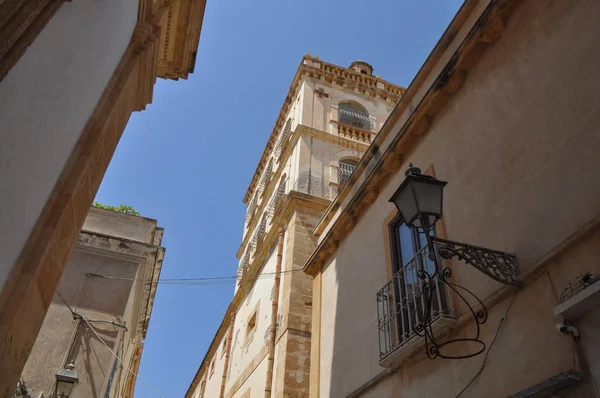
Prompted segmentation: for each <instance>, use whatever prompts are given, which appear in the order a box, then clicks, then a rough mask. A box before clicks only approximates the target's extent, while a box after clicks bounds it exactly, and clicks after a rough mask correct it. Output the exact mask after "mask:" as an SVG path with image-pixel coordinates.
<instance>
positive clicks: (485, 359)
mask: <svg viewBox="0 0 600 398" xmlns="http://www.w3.org/2000/svg"><path fill="white" fill-rule="evenodd" d="M517 293H518V291H516V292H515V294H513V296H512V298H511V299H510V303H508V307H506V311H504V315H502V318H500V324H499V325H498V329H496V334H494V338H493V339H492V342H491V343H490V346H489V348H488V349H487V352H486V353H485V356H484V357H483V362H482V363H481V367H480V368H479V370H478V371H477V373H475V376H473V378H472V379H471V381H470V382H469V383H468V384H467V385H466V386H465V388H463V389H462V390H461V391H460V392H459V393H458V395H457V396H456V397H455V398H459V397H460V396H461V395H462V394H463V393H464V392H465V391H467V389H468V388H469V387H470V386H471V384H473V382H475V380H476V379H477V378H478V377H479V375H480V374H481V372H483V368H484V367H485V363H486V361H487V358H488V356H489V355H490V351H492V347H493V346H494V343H495V342H496V340H497V339H498V335H500V330H501V329H502V324H503V323H504V321H505V320H506V317H507V316H508V311H510V307H512V305H513V301H515V297H517Z"/></svg>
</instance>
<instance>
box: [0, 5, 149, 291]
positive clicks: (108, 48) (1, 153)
mask: <svg viewBox="0 0 600 398" xmlns="http://www.w3.org/2000/svg"><path fill="white" fill-rule="evenodd" d="M137 7H138V1H137V0H125V1H120V0H108V1H94V0H83V1H77V2H71V3H65V4H63V5H62V6H61V7H60V9H59V10H58V12H57V13H56V15H55V16H54V17H53V18H52V19H51V20H50V22H49V23H48V25H47V26H46V27H45V28H44V29H43V31H42V32H41V33H40V34H39V36H38V37H37V38H36V40H35V41H34V42H33V43H32V45H31V46H30V47H29V48H28V49H27V51H26V52H25V54H24V55H23V57H22V58H21V59H20V60H19V61H18V63H17V64H16V65H15V66H14V68H13V69H12V70H11V71H10V72H9V74H8V75H7V76H6V77H5V78H4V79H3V80H2V82H0V130H2V135H1V137H0V159H2V161H1V162H0V208H1V209H2V211H1V212H0V235H2V236H3V239H2V243H0V253H1V254H0V264H2V265H1V266H0V286H1V285H3V284H4V282H5V281H6V278H7V276H8V274H9V272H10V270H11V269H12V267H13V265H14V263H15V261H16V260H17V257H18V256H19V254H20V252H21V249H22V248H23V245H24V244H25V242H26V240H27V238H28V236H29V234H30V232H31V230H32V228H33V225H34V223H35V221H36V220H37V218H38V216H39V214H40V212H41V210H42V208H43V207H44V204H45V203H46V200H47V199H48V196H49V195H50V192H51V191H52V189H53V188H54V185H55V183H56V181H57V179H58V176H59V174H60V173H61V171H62V168H63V166H64V165H65V163H66V161H67V158H68V157H69V154H70V153H71V150H72V149H73V146H74V145H75V142H76V141H77V139H78V138H79V135H80V134H81V132H82V130H83V127H84V126H85V124H86V122H87V120H88V118H89V117H90V115H91V114H92V111H93V110H94V107H95V106H96V103H97V102H98V100H99V98H100V96H101V94H102V92H103V90H104V88H105V87H106V85H107V83H108V81H109V79H110V77H111V75H112V73H113V71H114V70H115V68H116V66H117V64H118V63H119V61H120V59H121V56H122V55H123V53H124V51H125V49H126V47H127V45H128V44H129V41H130V39H131V34H132V32H133V28H134V26H135V23H136V17H137Z"/></svg>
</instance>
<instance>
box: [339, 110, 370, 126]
mask: <svg viewBox="0 0 600 398" xmlns="http://www.w3.org/2000/svg"><path fill="white" fill-rule="evenodd" d="M338 122H340V123H344V124H347V125H350V126H354V127H358V128H360V129H363V130H367V131H372V130H373V121H372V120H371V119H370V118H369V114H368V113H365V112H361V111H359V110H357V109H348V108H342V107H340V108H339V109H338Z"/></svg>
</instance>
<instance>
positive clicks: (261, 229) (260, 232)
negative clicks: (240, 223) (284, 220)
mask: <svg viewBox="0 0 600 398" xmlns="http://www.w3.org/2000/svg"><path fill="white" fill-rule="evenodd" d="M266 230H267V214H263V216H262V218H261V220H260V224H259V225H258V228H257V229H256V236H257V238H256V240H257V242H258V243H259V244H260V242H261V241H262V238H263V237H264V236H265V232H266Z"/></svg>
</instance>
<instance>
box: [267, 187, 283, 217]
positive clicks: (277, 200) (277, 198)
mask: <svg viewBox="0 0 600 398" xmlns="http://www.w3.org/2000/svg"><path fill="white" fill-rule="evenodd" d="M284 196H285V181H283V180H282V181H280V182H279V186H277V191H276V192H275V195H273V197H272V198H271V201H270V202H269V206H268V208H267V212H268V214H269V218H270V219H273V217H275V211H276V210H277V208H278V207H279V205H280V204H281V202H283V197H284Z"/></svg>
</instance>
